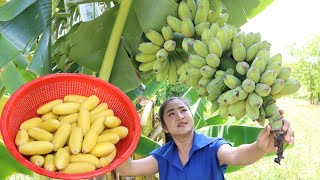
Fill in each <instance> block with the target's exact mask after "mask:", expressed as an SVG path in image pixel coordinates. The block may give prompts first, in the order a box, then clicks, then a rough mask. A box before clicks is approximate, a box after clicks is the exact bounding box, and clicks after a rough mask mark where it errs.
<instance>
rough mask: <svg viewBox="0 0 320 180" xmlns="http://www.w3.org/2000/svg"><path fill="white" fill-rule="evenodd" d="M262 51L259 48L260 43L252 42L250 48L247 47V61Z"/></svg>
mask: <svg viewBox="0 0 320 180" xmlns="http://www.w3.org/2000/svg"><path fill="white" fill-rule="evenodd" d="M259 51H260V49H259V44H252V45H251V46H250V47H249V48H248V49H247V57H246V61H247V62H252V61H253V60H254V58H255V57H256V55H257V54H258V52H259Z"/></svg>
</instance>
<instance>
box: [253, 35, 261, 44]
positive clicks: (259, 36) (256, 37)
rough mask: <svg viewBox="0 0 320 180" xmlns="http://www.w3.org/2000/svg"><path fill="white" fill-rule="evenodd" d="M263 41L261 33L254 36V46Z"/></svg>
mask: <svg viewBox="0 0 320 180" xmlns="http://www.w3.org/2000/svg"><path fill="white" fill-rule="evenodd" d="M260 41H261V34H260V33H254V34H253V44H256V43H259V42H260Z"/></svg>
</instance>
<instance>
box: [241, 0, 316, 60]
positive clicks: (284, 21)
mask: <svg viewBox="0 0 320 180" xmlns="http://www.w3.org/2000/svg"><path fill="white" fill-rule="evenodd" d="M319 9H320V0H274V2H273V3H272V4H271V5H270V6H268V7H267V8H266V9H265V10H264V11H263V12H261V13H260V14H259V15H257V16H256V17H254V18H252V19H250V20H249V21H248V22H247V23H246V24H245V25H243V26H242V27H241V30H242V31H244V32H254V33H255V32H260V33H261V37H262V39H263V40H267V41H268V42H270V43H271V52H272V53H281V54H282V55H283V57H288V52H289V47H290V45H292V44H293V43H297V44H298V45H301V44H303V43H305V42H306V41H307V40H308V39H310V37H312V35H320V22H319V18H320V10H319ZM283 60H284V61H286V59H283Z"/></svg>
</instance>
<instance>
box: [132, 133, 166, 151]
mask: <svg viewBox="0 0 320 180" xmlns="http://www.w3.org/2000/svg"><path fill="white" fill-rule="evenodd" d="M158 147H160V145H159V144H158V143H156V142H155V141H153V140H151V139H149V138H148V137H146V136H144V135H140V140H139V142H138V145H137V148H136V149H135V151H134V153H137V154H140V155H142V156H149V153H150V152H151V151H153V150H155V149H156V148H158Z"/></svg>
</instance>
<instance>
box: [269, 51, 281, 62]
mask: <svg viewBox="0 0 320 180" xmlns="http://www.w3.org/2000/svg"><path fill="white" fill-rule="evenodd" d="M272 63H281V64H282V55H281V54H280V53H277V54H275V55H273V56H272V57H271V58H270V59H269V61H268V64H272Z"/></svg>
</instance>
